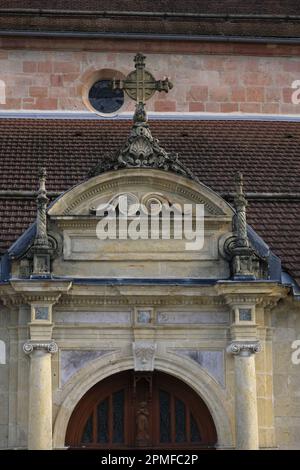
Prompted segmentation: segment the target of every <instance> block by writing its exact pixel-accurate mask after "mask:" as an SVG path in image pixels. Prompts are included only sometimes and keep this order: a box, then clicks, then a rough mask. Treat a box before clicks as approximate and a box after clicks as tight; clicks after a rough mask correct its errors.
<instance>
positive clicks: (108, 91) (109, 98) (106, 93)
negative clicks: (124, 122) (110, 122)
mask: <svg viewBox="0 0 300 470" xmlns="http://www.w3.org/2000/svg"><path fill="white" fill-rule="evenodd" d="M89 102H90V103H91V105H92V106H93V108H94V109H95V110H96V111H99V113H104V114H110V113H114V112H115V111H118V109H120V108H121V107H122V106H123V103H124V92H123V90H119V89H118V90H113V89H112V87H111V80H99V81H98V82H96V83H94V85H93V86H92V87H91V88H90V91H89Z"/></svg>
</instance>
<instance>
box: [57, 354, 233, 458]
mask: <svg viewBox="0 0 300 470" xmlns="http://www.w3.org/2000/svg"><path fill="white" fill-rule="evenodd" d="M133 368H134V364H133V358H132V356H130V357H124V356H122V354H121V353H120V352H119V353H114V354H110V355H106V357H103V358H100V359H97V360H95V361H93V362H92V363H90V364H87V365H86V366H85V367H84V368H82V369H81V370H80V371H79V372H78V373H77V374H76V375H74V376H73V377H72V378H71V379H70V380H69V382H67V383H66V385H65V387H64V388H63V390H60V391H58V392H57V393H56V394H55V397H54V402H55V404H56V405H57V406H58V412H57V415H56V419H55V422H54V428H53V448H54V449H61V448H65V436H66V430H67V426H68V422H69V419H70V417H71V414H72V412H73V410H74V408H75V406H76V405H77V403H78V402H79V400H80V399H81V398H82V397H83V395H84V394H85V393H86V392H87V391H88V390H89V389H90V388H91V387H93V386H94V385H95V384H97V383H98V382H100V381H101V380H103V379H104V378H106V377H109V376H111V375H113V374H116V373H118V372H122V371H126V370H129V369H133ZM155 369H156V370H158V371H161V372H165V373H166V374H170V375H173V376H174V377H176V378H178V379H179V380H182V381H183V382H184V383H186V384H187V385H189V386H190V387H191V388H192V389H193V390H194V391H195V392H196V393H197V394H198V395H199V396H200V397H201V398H202V400H203V401H204V402H205V404H206V405H207V407H208V409H209V411H210V413H211V415H212V418H213V420H214V423H215V426H216V430H217V435H218V443H217V448H233V447H234V441H233V423H232V421H231V420H230V418H229V416H232V410H230V409H229V406H230V405H229V404H228V403H227V401H228V397H227V395H226V393H225V391H224V390H223V389H222V388H221V386H220V385H218V384H217V383H216V382H215V381H214V380H213V379H212V378H211V377H210V376H209V374H208V373H207V372H205V371H204V370H203V369H201V368H200V367H198V366H196V365H194V364H193V363H192V361H191V360H189V359H185V358H181V357H178V355H172V354H165V355H163V356H159V355H158V356H157V357H156V359H155Z"/></svg>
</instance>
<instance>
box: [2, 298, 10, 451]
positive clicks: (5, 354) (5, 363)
mask: <svg viewBox="0 0 300 470" xmlns="http://www.w3.org/2000/svg"><path fill="white" fill-rule="evenodd" d="M0 342H1V345H0V347H1V354H0V449H1V448H6V447H7V444H8V410H9V401H8V398H9V394H8V390H9V389H8V381H9V336H8V328H7V312H6V309H5V308H4V307H2V306H0ZM3 348H4V349H5V351H3Z"/></svg>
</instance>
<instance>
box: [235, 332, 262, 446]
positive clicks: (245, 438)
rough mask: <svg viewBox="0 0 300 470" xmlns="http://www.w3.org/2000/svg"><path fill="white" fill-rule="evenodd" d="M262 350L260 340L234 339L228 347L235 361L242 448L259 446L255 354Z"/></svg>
mask: <svg viewBox="0 0 300 470" xmlns="http://www.w3.org/2000/svg"><path fill="white" fill-rule="evenodd" d="M260 350H261V346H260V343H259V342H258V341H254V342H246V341H245V342H241V341H233V342H232V343H231V344H230V345H229V347H228V349H227V351H228V352H229V353H231V354H233V355H234V362H235V422H236V448H237V449H240V450H255V449H258V448H259V439H258V417H257V398H256V372H255V357H254V354H255V353H256V352H259V351H260Z"/></svg>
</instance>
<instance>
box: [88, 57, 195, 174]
mask: <svg viewBox="0 0 300 470" xmlns="http://www.w3.org/2000/svg"><path fill="white" fill-rule="evenodd" d="M145 59H146V57H145V56H144V55H143V54H137V55H136V56H135V58H134V62H135V70H134V71H132V72H130V73H129V75H128V76H127V77H126V78H125V80H115V79H114V80H113V81H112V88H113V89H117V88H122V89H123V90H124V91H125V92H126V93H127V95H128V96H129V97H130V98H131V99H133V100H134V101H136V105H135V113H134V115H133V125H132V129H131V133H130V135H129V137H128V139H127V141H126V142H125V144H124V146H123V148H121V150H120V151H119V152H118V153H117V155H115V156H108V155H106V156H105V158H103V161H101V162H99V163H98V164H97V165H96V167H95V168H93V169H92V171H91V172H90V173H89V176H96V175H98V174H100V173H103V172H105V171H110V170H119V169H121V168H155V169H158V170H165V171H171V172H173V173H177V174H179V175H182V176H185V177H187V178H190V179H194V180H197V178H196V177H195V175H193V173H192V172H191V171H190V170H189V169H188V168H186V167H185V165H184V164H183V163H181V162H180V160H179V158H178V155H177V154H175V153H174V154H169V153H167V152H166V151H165V150H164V149H163V148H162V147H161V146H160V144H159V141H158V139H155V138H153V137H152V134H151V131H150V128H149V125H148V118H147V113H146V110H145V103H146V101H147V100H148V99H149V98H151V96H152V95H153V94H154V93H155V92H156V91H158V92H160V91H165V92H166V93H167V92H168V91H169V90H170V89H171V88H173V85H172V83H171V82H170V81H169V79H168V78H164V79H163V80H155V78H154V77H153V75H152V74H151V73H150V72H149V71H148V70H146V69H145Z"/></svg>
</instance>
